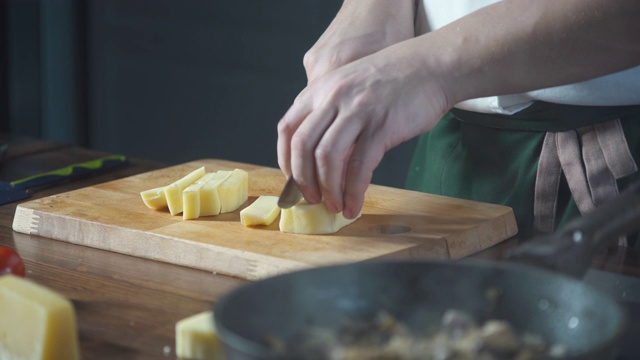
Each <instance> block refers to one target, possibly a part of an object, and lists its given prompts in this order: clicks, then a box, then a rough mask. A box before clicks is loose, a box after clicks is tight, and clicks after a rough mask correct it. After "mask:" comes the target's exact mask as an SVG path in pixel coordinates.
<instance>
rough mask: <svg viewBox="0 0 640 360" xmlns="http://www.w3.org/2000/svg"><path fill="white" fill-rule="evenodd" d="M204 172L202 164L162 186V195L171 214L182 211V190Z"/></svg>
mask: <svg viewBox="0 0 640 360" xmlns="http://www.w3.org/2000/svg"><path fill="white" fill-rule="evenodd" d="M204 174H205V170H204V166H203V167H201V168H198V169H196V170H194V171H192V172H190V173H189V174H187V175H185V176H184V177H183V178H181V179H180V180H177V181H175V182H173V183H171V184H169V185H167V186H166V187H165V188H164V196H165V197H166V198H167V206H169V212H170V213H171V215H177V214H180V213H181V212H182V191H184V189H186V188H187V186H189V185H191V184H193V183H194V182H196V181H197V180H198V179H200V178H201V177H202V176H203V175H204Z"/></svg>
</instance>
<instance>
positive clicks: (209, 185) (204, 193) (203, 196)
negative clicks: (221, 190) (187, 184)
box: [200, 170, 233, 216]
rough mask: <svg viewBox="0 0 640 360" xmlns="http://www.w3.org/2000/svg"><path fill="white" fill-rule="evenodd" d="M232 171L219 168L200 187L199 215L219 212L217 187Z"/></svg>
mask: <svg viewBox="0 0 640 360" xmlns="http://www.w3.org/2000/svg"><path fill="white" fill-rule="evenodd" d="M231 174H233V171H226V170H220V171H218V172H216V174H215V175H214V176H212V177H211V179H209V181H207V182H206V183H205V184H204V185H203V186H202V187H201V188H200V216H211V215H218V214H220V195H219V194H218V187H219V186H220V184H222V182H223V181H225V180H226V179H227V178H228V177H229V176H231Z"/></svg>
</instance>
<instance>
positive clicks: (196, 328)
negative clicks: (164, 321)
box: [176, 311, 223, 360]
mask: <svg viewBox="0 0 640 360" xmlns="http://www.w3.org/2000/svg"><path fill="white" fill-rule="evenodd" d="M176 355H177V356H178V358H180V359H191V360H200V359H208V360H212V359H213V360H216V359H222V356H223V355H222V345H221V344H220V340H219V339H218V335H217V333H216V329H215V325H214V323H213V312H211V311H205V312H202V313H199V314H196V315H193V316H190V317H188V318H185V319H182V320H180V321H178V322H177V323H176Z"/></svg>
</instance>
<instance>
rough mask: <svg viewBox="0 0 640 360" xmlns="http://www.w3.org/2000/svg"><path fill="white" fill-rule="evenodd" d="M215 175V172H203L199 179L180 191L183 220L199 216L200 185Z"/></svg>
mask: <svg viewBox="0 0 640 360" xmlns="http://www.w3.org/2000/svg"><path fill="white" fill-rule="evenodd" d="M215 176H216V173H207V174H204V175H203V176H202V177H201V178H200V179H198V180H196V182H194V183H193V184H191V185H189V186H187V187H186V188H185V189H184V191H182V218H183V219H184V220H189V219H197V218H199V217H200V208H201V201H200V191H201V190H202V186H204V184H206V183H207V182H209V180H211V179H212V178H214V177H215Z"/></svg>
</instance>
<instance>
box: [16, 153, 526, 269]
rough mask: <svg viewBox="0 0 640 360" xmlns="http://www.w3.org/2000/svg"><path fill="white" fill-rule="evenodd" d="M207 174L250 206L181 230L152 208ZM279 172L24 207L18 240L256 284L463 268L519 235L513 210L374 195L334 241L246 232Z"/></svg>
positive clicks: (103, 187) (183, 224)
mask: <svg viewBox="0 0 640 360" xmlns="http://www.w3.org/2000/svg"><path fill="white" fill-rule="evenodd" d="M200 166H205V167H206V170H207V171H208V172H211V171H217V170H230V169H235V168H240V169H245V170H247V171H248V172H249V200H248V201H247V202H246V203H245V204H244V205H243V206H242V207H240V209H238V210H236V211H234V212H232V213H228V214H221V215H218V216H210V217H203V218H199V219H195V220H187V221H184V220H182V216H181V215H180V216H171V215H170V214H169V212H168V211H157V210H152V209H149V208H147V207H146V206H145V205H144V204H143V202H142V200H141V198H140V195H139V193H140V191H143V190H147V189H150V188H153V187H158V186H164V185H167V184H169V183H171V182H173V181H175V180H177V179H179V178H181V177H182V176H184V175H186V174H187V173H189V172H191V171H192V170H195V169H196V168H198V167H200ZM284 182H285V179H284V177H283V176H282V173H281V172H280V170H278V169H274V168H268V167H263V166H256V165H250V164H244V163H237V162H230V161H225V160H216V159H206V160H198V161H193V162H189V163H185V164H181V165H176V166H172V167H168V168H165V169H160V170H156V171H151V172H148V173H143V174H139V175H136V176H132V177H128V178H124V179H120V180H115V181H111V182H107V183H103V184H99V185H95V186H91V187H87V188H83V189H79V190H74V191H70V192H66V193H62V194H58V195H54V196H50V197H46V198H42V199H37V200H33V201H29V202H25V203H22V204H20V205H18V207H17V209H16V213H15V217H14V221H13V229H14V230H15V231H18V232H21V233H26V234H34V235H40V236H43V237H47V238H52V239H56V240H60V241H66V242H70V243H74V244H80V245H86V246H91V247H95V248H99V249H104V250H109V251H114V252H119V253H124V254H128V255H133V256H138V257H143V258H148V259H154V260H159V261H165V262H169V263H173V264H178V265H183V266H188V267H193V268H198V269H203V270H207V271H212V272H216V273H222V274H226V275H232V276H238V277H241V278H245V279H249V280H256V279H260V278H264V277H267V276H271V275H275V274H278V273H283V272H288V271H292V270H296V269H300V268H306V267H315V266H322V265H330V264H337V263H345V262H357V261H364V260H371V259H380V258H400V257H405V258H440V259H455V258H460V257H464V256H467V255H470V254H473V253H475V252H478V251H480V250H482V249H485V248H487V247H490V246H492V245H494V244H496V243H498V242H500V241H502V240H504V239H506V238H509V237H511V236H513V235H515V234H516V233H517V226H516V223H515V218H514V215H513V211H512V209H511V208H509V207H505V206H498V205H492V204H486V203H481V202H474V201H467V200H461V199H454V198H448V197H443V196H436V195H430V194H425V193H420V192H414V191H408V190H402V189H396V188H390V187H384V186H378V185H371V186H370V187H369V189H368V190H367V194H366V199H365V204H364V208H363V211H362V217H361V218H360V219H358V220H357V221H356V222H355V223H353V224H351V225H349V226H347V227H345V228H343V229H342V230H340V231H339V232H338V233H335V234H331V235H297V234H287V233H282V232H280V231H279V229H278V219H279V218H278V219H276V221H275V222H274V223H273V224H271V225H269V226H260V227H252V228H250V227H245V226H243V225H242V224H241V223H240V215H239V213H240V210H241V209H243V208H244V207H246V206H248V205H249V204H250V203H251V202H252V201H254V200H255V199H256V198H257V197H258V196H260V195H279V193H280V191H281V189H282V187H283V185H284Z"/></svg>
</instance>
